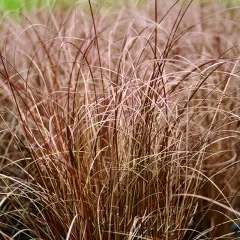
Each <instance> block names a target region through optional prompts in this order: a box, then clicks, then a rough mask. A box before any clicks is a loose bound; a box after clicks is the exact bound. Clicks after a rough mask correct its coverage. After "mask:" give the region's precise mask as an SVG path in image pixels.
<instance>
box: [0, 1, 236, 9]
mask: <svg viewBox="0 0 240 240" xmlns="http://www.w3.org/2000/svg"><path fill="white" fill-rule="evenodd" d="M146 1H149V0H91V2H92V3H104V5H105V6H111V5H115V4H119V3H124V2H133V3H135V4H140V3H144V2H146ZM195 1H203V0H195ZM207 1H208V2H211V0H207ZM216 1H218V2H220V3H223V2H225V3H226V2H227V3H230V4H231V5H238V4H240V0H216ZM71 2H72V4H74V3H76V4H81V3H82V4H84V3H87V2H88V0H71V1H69V0H0V9H1V10H17V9H19V8H20V7H21V6H23V7H24V9H30V8H32V7H39V6H41V5H42V4H48V5H50V6H51V5H53V4H55V3H61V4H63V3H68V4H69V3H71Z"/></svg>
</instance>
